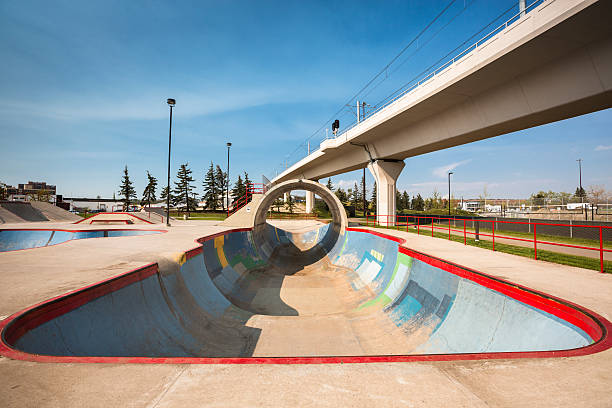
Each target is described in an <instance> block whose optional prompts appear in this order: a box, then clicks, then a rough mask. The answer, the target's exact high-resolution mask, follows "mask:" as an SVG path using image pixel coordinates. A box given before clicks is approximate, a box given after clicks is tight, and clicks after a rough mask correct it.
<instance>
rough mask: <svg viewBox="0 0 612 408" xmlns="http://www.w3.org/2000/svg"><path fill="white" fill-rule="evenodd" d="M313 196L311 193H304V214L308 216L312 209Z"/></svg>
mask: <svg viewBox="0 0 612 408" xmlns="http://www.w3.org/2000/svg"><path fill="white" fill-rule="evenodd" d="M314 200H315V194H314V193H313V192H312V191H307V192H306V213H307V214H310V213H311V212H312V210H313V209H314Z"/></svg>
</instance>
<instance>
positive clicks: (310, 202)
mask: <svg viewBox="0 0 612 408" xmlns="http://www.w3.org/2000/svg"><path fill="white" fill-rule="evenodd" d="M312 181H314V182H315V183H318V182H319V180H312ZM314 204H315V193H314V191H306V214H310V213H311V212H312V210H314Z"/></svg>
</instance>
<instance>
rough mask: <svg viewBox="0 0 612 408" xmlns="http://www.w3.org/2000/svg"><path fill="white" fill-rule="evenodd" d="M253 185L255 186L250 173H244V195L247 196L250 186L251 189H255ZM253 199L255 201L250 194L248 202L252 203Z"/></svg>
mask: <svg viewBox="0 0 612 408" xmlns="http://www.w3.org/2000/svg"><path fill="white" fill-rule="evenodd" d="M252 184H253V181H252V180H251V179H249V173H247V172H246V171H245V172H244V193H245V194H246V192H247V190H249V186H250V188H251V189H252V188H253V186H252ZM252 199H253V197H252V195H251V194H249V197H248V201H247V202H250V201H251V200H252Z"/></svg>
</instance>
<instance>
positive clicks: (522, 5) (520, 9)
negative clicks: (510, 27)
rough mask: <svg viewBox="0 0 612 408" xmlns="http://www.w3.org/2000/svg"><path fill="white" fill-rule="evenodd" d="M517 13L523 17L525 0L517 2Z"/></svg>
mask: <svg viewBox="0 0 612 408" xmlns="http://www.w3.org/2000/svg"><path fill="white" fill-rule="evenodd" d="M519 11H520V12H521V17H523V16H524V15H525V0H519Z"/></svg>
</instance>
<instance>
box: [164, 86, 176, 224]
mask: <svg viewBox="0 0 612 408" xmlns="http://www.w3.org/2000/svg"><path fill="white" fill-rule="evenodd" d="M166 102H167V103H168V106H170V130H169V132H168V191H167V193H168V194H167V195H166V226H167V227H169V226H170V148H171V147H172V108H173V107H174V105H176V101H175V100H174V99H172V98H168V100H167V101H166Z"/></svg>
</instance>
